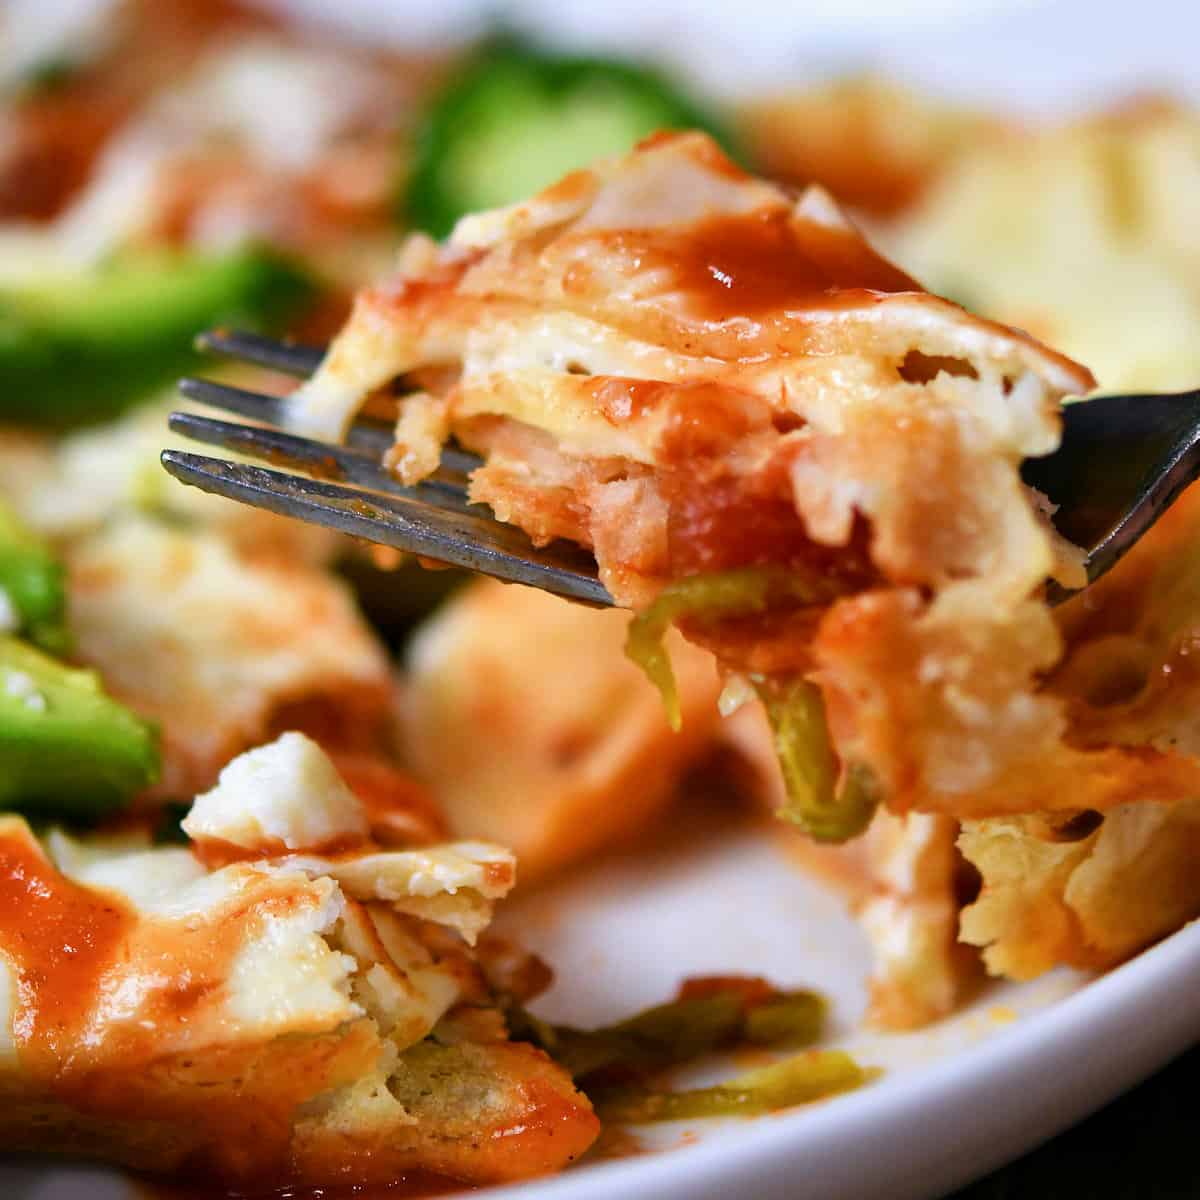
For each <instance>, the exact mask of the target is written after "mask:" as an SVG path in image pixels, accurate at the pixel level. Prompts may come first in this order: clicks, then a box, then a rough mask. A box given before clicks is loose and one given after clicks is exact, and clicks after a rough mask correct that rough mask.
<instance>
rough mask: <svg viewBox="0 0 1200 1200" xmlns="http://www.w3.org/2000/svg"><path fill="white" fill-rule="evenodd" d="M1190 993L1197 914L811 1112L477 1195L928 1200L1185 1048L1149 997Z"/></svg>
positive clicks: (558, 1199)
mask: <svg viewBox="0 0 1200 1200" xmlns="http://www.w3.org/2000/svg"><path fill="white" fill-rule="evenodd" d="M1189 989H1191V991H1193V992H1194V991H1195V990H1197V989H1200V920H1196V921H1193V922H1191V923H1190V924H1189V925H1186V926H1184V927H1183V928H1182V929H1179V930H1177V931H1176V932H1175V933H1174V934H1172V935H1171V936H1169V937H1168V938H1166V939H1165V940H1163V941H1162V942H1159V943H1158V944H1157V945H1155V946H1152V947H1150V948H1149V949H1147V950H1144V951H1142V952H1141V953H1140V954H1139V955H1137V956H1136V957H1134V958H1132V959H1130V960H1129V961H1128V962H1126V963H1123V964H1122V965H1121V966H1119V967H1116V968H1114V969H1113V970H1111V971H1109V972H1108V973H1107V974H1104V975H1100V976H1098V977H1096V978H1095V979H1092V980H1090V981H1089V982H1087V983H1085V984H1084V985H1083V986H1082V987H1081V988H1080V989H1079V990H1078V991H1076V992H1073V993H1072V994H1071V995H1069V996H1066V997H1064V998H1063V999H1061V1000H1057V1001H1055V1002H1053V1003H1051V1004H1049V1005H1047V1007H1046V1008H1044V1009H1041V1010H1039V1011H1038V1012H1035V1013H1032V1014H1030V1015H1029V1016H1027V1017H1023V1018H1021V1019H1020V1020H1018V1021H1017V1022H1016V1023H1014V1024H1013V1025H1012V1026H1010V1027H1008V1028H1006V1029H1002V1030H998V1031H997V1032H996V1033H994V1034H992V1035H991V1036H989V1037H988V1038H987V1039H986V1040H984V1041H983V1042H981V1043H980V1044H978V1045H975V1046H972V1047H970V1048H968V1049H966V1050H960V1051H956V1052H952V1053H951V1054H949V1055H948V1056H947V1057H946V1058H945V1059H944V1060H941V1061H939V1062H936V1063H934V1064H931V1065H930V1066H928V1067H921V1068H916V1069H914V1070H911V1071H903V1072H900V1073H896V1074H892V1075H890V1076H888V1075H885V1076H884V1077H883V1078H881V1079H880V1080H879V1081H878V1082H876V1083H874V1084H871V1085H869V1086H868V1087H866V1088H863V1089H862V1090H860V1091H857V1092H852V1093H849V1094H847V1095H844V1096H840V1097H837V1098H835V1099H833V1100H830V1101H828V1102H825V1103H822V1104H821V1105H819V1106H818V1107H815V1108H810V1109H798V1110H794V1111H792V1112H789V1113H786V1114H780V1115H778V1116H774V1117H770V1118H758V1119H756V1120H755V1124H754V1127H753V1128H751V1129H747V1130H745V1131H744V1132H740V1133H737V1134H732V1135H730V1136H721V1137H719V1138H716V1139H713V1140H711V1141H707V1142H699V1143H697V1144H694V1145H689V1146H683V1147H677V1148H674V1149H671V1150H665V1151H662V1152H657V1153H650V1154H647V1155H645V1156H632V1157H630V1158H626V1159H621V1160H618V1161H613V1162H601V1163H596V1164H592V1165H590V1166H587V1167H586V1168H583V1169H579V1170H575V1171H569V1172H567V1173H566V1174H560V1175H556V1176H554V1177H552V1178H548V1179H542V1180H536V1181H526V1182H524V1183H520V1184H512V1185H503V1186H501V1187H497V1188H492V1189H490V1190H488V1191H487V1193H486V1194H487V1195H489V1196H490V1197H493V1198H494V1200H515V1198H516V1197H518V1196H519V1197H521V1198H522V1200H611V1197H613V1196H614V1195H619V1194H621V1193H623V1192H627V1193H629V1194H631V1195H634V1196H642V1195H646V1196H654V1197H655V1200H706V1198H708V1197H712V1198H713V1200H729V1196H730V1192H731V1190H732V1189H734V1188H736V1189H738V1190H739V1191H740V1192H741V1193H742V1194H743V1195H745V1196H754V1197H765V1196H768V1195H773V1194H785V1193H786V1195H787V1196H788V1197H789V1198H790V1200H801V1198H803V1197H813V1198H814V1200H815V1198H817V1197H820V1198H821V1200H833V1198H834V1197H843V1196H844V1197H847V1198H849V1197H854V1198H855V1200H873V1198H874V1197H876V1196H879V1197H881V1198H882V1197H884V1196H886V1197H888V1198H890V1200H918V1198H919V1197H928V1196H933V1195H938V1194H941V1193H944V1192H946V1191H948V1190H950V1189H952V1188H954V1187H957V1186H959V1185H961V1184H963V1183H966V1182H968V1181H969V1180H971V1179H974V1178H978V1177H980V1176H982V1175H985V1174H987V1173H988V1172H989V1171H992V1170H994V1169H995V1168H996V1167H999V1166H1001V1165H1003V1164H1004V1163H1005V1162H1008V1161H1010V1160H1011V1159H1013V1158H1015V1157H1017V1156H1018V1155H1020V1154H1022V1153H1024V1152H1025V1151H1027V1150H1029V1149H1032V1148H1033V1147H1034V1146H1036V1145H1038V1144H1040V1143H1041V1142H1043V1141H1046V1140H1048V1139H1049V1138H1051V1137H1053V1136H1054V1135H1055V1134H1057V1133H1059V1132H1061V1131H1062V1130H1063V1129H1065V1128H1067V1127H1068V1126H1070V1125H1072V1124H1074V1123H1076V1122H1077V1121H1079V1120H1081V1119H1083V1118H1084V1117H1086V1116H1087V1115H1089V1114H1090V1113H1091V1112H1094V1111H1095V1110H1096V1109H1098V1108H1100V1107H1101V1106H1102V1105H1103V1104H1105V1103H1106V1102H1107V1101H1109V1100H1111V1099H1113V1098H1114V1097H1115V1096H1117V1095H1118V1094H1119V1093H1120V1092H1122V1091H1124V1090H1126V1089H1127V1088H1129V1087H1131V1086H1133V1084H1135V1083H1137V1082H1139V1081H1140V1080H1141V1079H1143V1078H1145V1077H1146V1076H1148V1075H1150V1074H1151V1073H1153V1072H1154V1071H1155V1070H1156V1069H1158V1068H1159V1067H1160V1066H1162V1065H1164V1064H1165V1063H1166V1062H1167V1061H1168V1060H1169V1059H1170V1058H1172V1057H1174V1056H1175V1055H1176V1054H1178V1053H1181V1052H1182V1051H1183V1050H1185V1049H1187V1048H1188V1047H1189V1046H1190V1045H1191V1044H1193V1043H1195V1042H1197V1041H1200V1008H1193V1007H1192V1006H1190V1005H1187V1004H1176V1005H1171V1004H1170V1003H1166V1004H1163V1003H1161V1001H1162V999H1163V993H1167V994H1168V997H1169V996H1172V995H1187V994H1188V991H1189ZM1151 1017H1152V1018H1153V1019H1147V1018H1151ZM920 1032H921V1031H920V1030H917V1031H914V1035H915V1036H919V1035H920ZM864 1065H869V1063H868V1064H864ZM1052 1068H1053V1069H1052ZM981 1089H982V1092H981ZM981 1094H982V1096H983V1098H986V1099H987V1101H988V1103H987V1104H986V1105H982V1106H981V1105H979V1100H980V1098H981ZM1031 1114H1032V1115H1031ZM864 1150H866V1151H869V1156H868V1155H867V1154H864Z"/></svg>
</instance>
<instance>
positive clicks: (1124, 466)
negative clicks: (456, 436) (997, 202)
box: [162, 330, 1200, 605]
mask: <svg viewBox="0 0 1200 1200" xmlns="http://www.w3.org/2000/svg"><path fill="white" fill-rule="evenodd" d="M197 344H198V346H199V347H200V348H201V349H203V350H207V351H210V352H212V353H214V354H218V355H222V356H224V357H226V358H233V359H238V360H240V361H242V362H247V363H253V364H255V365H258V366H264V367H269V368H272V369H273V370H277V371H282V372H285V373H287V374H289V375H295V376H300V377H304V376H308V375H311V374H312V373H313V372H314V371H315V370H316V368H317V366H318V364H319V363H320V361H321V358H322V356H323V354H324V350H323V349H322V348H320V347H315V346H305V345H300V344H297V343H291V342H277V341H272V340H271V339H269V338H263V337H260V336H258V335H257V334H250V333H240V332H230V331H224V330H218V331H215V332H211V333H206V334H203V335H202V336H201V337H200V338H199V339H198V342H197ZM179 390H180V392H181V393H182V394H183V395H184V396H186V397H187V398H189V399H191V400H197V401H200V402H201V403H203V404H206V405H211V406H214V407H217V408H221V409H225V410H227V411H229V412H233V413H236V414H238V415H239V416H243V417H249V418H251V419H252V420H254V421H256V422H262V423H263V425H265V426H267V427H266V428H263V427H260V426H257V425H255V426H250V425H242V424H238V423H235V422H230V421H222V420H216V419H214V418H211V417H205V416H198V415H196V414H194V413H187V412H176V413H172V414H171V417H170V426H171V429H172V430H174V431H175V432H176V433H180V434H183V435H184V436H186V437H189V438H192V439H194V440H196V441H199V442H204V443H207V444H208V445H213V446H220V447H221V448H222V449H224V450H228V451H231V452H233V453H236V454H241V455H245V456H247V457H249V458H255V459H258V460H259V461H262V462H267V463H270V464H272V466H271V467H260V466H254V465H250V464H246V463H236V462H228V461H226V460H223V459H219V458H208V457H205V456H203V455H199V454H188V453H185V452H183V451H179V450H164V451H163V454H162V463H163V466H164V467H166V469H167V470H168V471H169V472H170V473H171V474H172V475H174V476H175V478H176V479H179V480H181V481H182V482H183V483H188V484H193V485H195V486H196V487H199V488H202V489H203V490H205V491H208V492H215V493H217V494H218V495H222V496H228V497H229V498H231V499H234V500H241V501H242V502H244V503H246V504H253V505H256V506H257V507H259V508H265V509H269V510H270V511H272V512H276V513H281V514H282V515H284V516H289V517H298V518H300V519H301V520H304V521H310V522H313V523H315V524H318V525H325V526H328V527H330V528H332V529H337V530H340V531H341V532H343V533H349V534H353V535H354V536H356V537H361V538H365V539H367V540H368V541H372V542H379V543H382V544H383V545H385V546H394V547H396V548H398V549H400V550H406V551H409V552H410V553H413V554H416V555H420V556H422V557H426V558H432V559H438V560H440V561H442V562H445V563H449V564H451V565H452V566H457V567H465V568H467V569H468V570H471V571H479V572H481V573H482V574H485V575H494V576H496V577H497V578H499V579H505V580H508V581H510V582H513V583H524V584H528V585H530V586H532V587H538V588H541V589H543V590H544V591H549V592H555V593H557V594H558V595H561V596H567V597H569V598H570V599H573V600H581V601H584V602H585V603H588V604H594V605H611V604H612V603H613V599H612V597H611V596H610V595H609V593H608V591H607V590H606V589H605V587H604V585H603V584H602V583H601V582H600V581H599V579H598V578H597V575H596V563H595V560H594V559H593V558H592V557H591V556H590V555H589V554H587V553H585V552H584V551H583V550H581V549H580V548H578V547H576V546H572V545H569V544H563V543H553V544H551V545H550V546H546V547H542V548H539V547H535V546H534V545H533V544H532V543H531V542H530V540H529V539H528V538H527V537H526V536H525V534H524V533H523V532H522V531H521V530H519V529H516V528H515V527H513V526H511V525H505V524H502V523H501V522H499V521H497V520H495V518H494V517H492V516H491V515H490V513H489V512H488V510H487V509H486V508H484V507H483V506H481V505H476V504H471V503H470V502H469V501H468V499H467V479H468V476H469V475H470V473H471V471H472V470H474V469H475V468H476V467H477V466H479V465H480V459H478V458H477V457H475V456H474V455H472V454H467V453H464V452H463V451H461V450H456V449H448V450H446V451H445V452H444V453H443V455H442V462H441V467H440V468H439V470H438V471H437V472H436V473H435V474H434V475H432V476H431V477H430V478H429V479H427V480H425V481H424V482H423V483H421V484H419V485H418V486H416V487H404V486H402V485H401V484H399V483H398V482H397V481H396V480H395V478H394V477H393V476H392V475H391V473H390V472H389V471H388V470H387V469H386V468H385V467H384V466H383V461H382V460H383V456H384V454H385V453H386V452H387V450H388V449H389V448H390V447H391V445H392V440H393V437H392V429H391V426H390V425H388V424H387V423H386V422H383V421H376V420H372V419H370V418H367V417H360V418H359V419H358V420H356V421H355V422H354V424H353V425H352V426H351V429H350V433H349V436H348V437H347V439H346V444H345V445H342V446H332V445H328V444H326V443H324V442H315V441H311V440H309V439H308V438H302V437H296V436H295V435H293V434H288V433H284V432H282V431H281V430H279V429H274V428H270V426H272V425H276V424H278V423H279V420H280V417H281V413H282V403H283V401H282V400H281V399H280V398H279V397H276V396H267V395H263V394H260V393H258V392H250V391H245V390H243V389H241V388H235V387H229V386H227V385H225V384H220V383H215V382H213V381H212V380H206V379H184V380H181V382H180V385H179ZM278 467H284V468H290V470H278V469H274V468H278ZM294 471H303V472H306V473H307V475H309V476H313V477H314V478H306V477H305V476H302V475H297V474H295V473H293V472H294ZM1021 474H1022V477H1023V478H1024V480H1025V482H1026V483H1028V484H1030V485H1031V486H1032V487H1035V488H1037V489H1038V490H1039V491H1040V492H1042V493H1044V494H1045V495H1046V496H1047V497H1049V499H1050V500H1051V502H1052V503H1054V504H1056V505H1057V506H1058V508H1057V511H1056V512H1055V513H1054V517H1053V520H1054V525H1055V527H1056V528H1057V529H1058V531H1059V532H1060V533H1061V534H1062V535H1063V536H1064V537H1066V538H1067V539H1068V540H1069V541H1071V542H1074V543H1075V544H1076V545H1077V546H1081V547H1083V548H1084V549H1085V550H1086V551H1087V556H1086V559H1085V565H1086V567H1087V574H1088V581H1089V583H1091V582H1094V581H1095V580H1097V579H1098V578H1100V576H1101V575H1103V574H1104V573H1105V572H1106V571H1108V570H1109V569H1110V568H1111V567H1112V566H1113V565H1114V564H1115V563H1116V562H1117V561H1119V560H1120V558H1121V557H1122V556H1123V555H1124V554H1125V553H1126V552H1127V551H1128V550H1129V548H1130V547H1131V546H1132V545H1133V544H1134V543H1135V542H1136V541H1137V540H1138V539H1139V538H1140V537H1141V536H1142V535H1143V534H1144V533H1145V532H1146V530H1148V529H1149V528H1150V526H1151V525H1153V524H1154V522H1155V521H1157V520H1158V518H1159V517H1160V516H1161V515H1162V514H1163V513H1164V512H1165V511H1166V509H1167V507H1168V506H1169V505H1170V504H1171V502H1172V501H1173V500H1174V499H1175V498H1176V497H1177V496H1178V495H1179V493H1180V492H1181V491H1182V490H1183V489H1184V488H1185V487H1186V486H1187V485H1188V484H1189V483H1191V482H1192V481H1193V480H1194V479H1196V478H1197V477H1198V476H1200V391H1195V392H1185V393H1182V394H1178V395H1142V396H1100V397H1097V398H1096V399H1094V400H1089V401H1087V402H1086V403H1071V404H1067V405H1065V406H1064V408H1063V439H1062V445H1061V446H1060V447H1059V449H1058V450H1056V451H1055V452H1054V453H1053V454H1050V455H1047V456H1045V457H1044V458H1031V459H1027V460H1026V461H1025V463H1024V464H1023V466H1022V468H1021ZM1073 594H1075V593H1074V592H1073V591H1070V590H1068V589H1065V588H1063V587H1061V586H1059V585H1058V584H1057V583H1054V582H1050V583H1049V584H1048V585H1047V595H1048V598H1049V600H1050V602H1051V603H1053V604H1058V603H1061V602H1062V601H1063V600H1065V599H1067V598H1068V597H1069V596H1071V595H1073Z"/></svg>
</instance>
